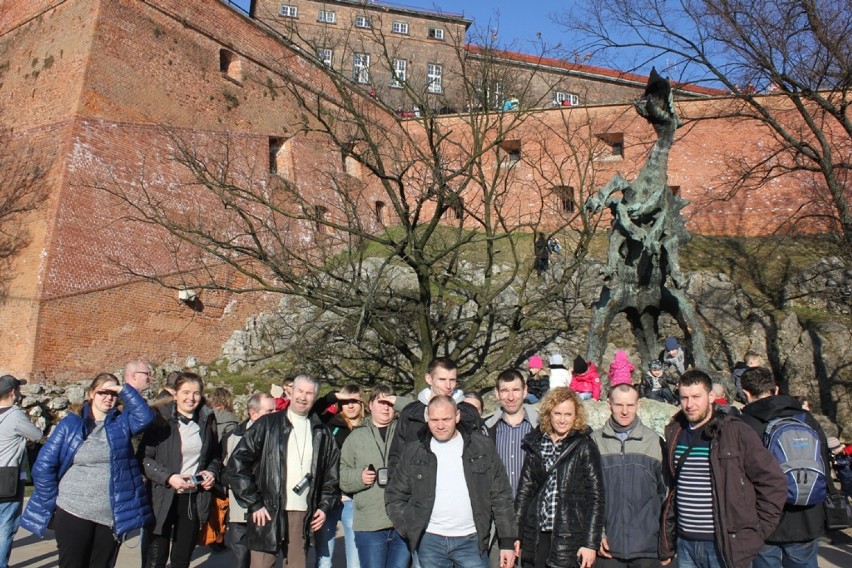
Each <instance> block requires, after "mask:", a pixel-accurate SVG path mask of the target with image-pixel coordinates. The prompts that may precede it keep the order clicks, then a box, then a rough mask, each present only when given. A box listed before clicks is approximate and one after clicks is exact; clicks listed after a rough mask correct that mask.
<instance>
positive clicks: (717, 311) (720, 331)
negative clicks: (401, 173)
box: [223, 258, 852, 439]
mask: <svg viewBox="0 0 852 568" xmlns="http://www.w3.org/2000/svg"><path fill="white" fill-rule="evenodd" d="M600 267H601V264H600V263H599V262H596V261H588V262H586V263H585V264H584V265H583V266H582V267H581V268H580V269H579V270H578V271H577V272H576V274H575V276H574V279H573V281H572V283H571V288H570V294H571V295H572V296H573V297H574V298H576V306H577V309H572V310H569V311H566V312H563V313H562V314H560V313H558V312H557V311H554V313H553V314H552V315H551V317H554V318H560V319H561V322H556V323H557V324H560V325H561V328H562V329H564V331H563V332H562V333H561V334H559V335H558V336H557V337H556V338H555V339H554V340H553V341H552V342H550V343H549V344H548V345H546V346H544V348H543V349H542V350H541V354H542V355H543V356H544V358H545V360H547V356H548V355H550V354H555V353H559V354H561V355H563V357H564V358H565V359H566V360H569V361H570V360H572V359H573V358H574V357H575V356H576V355H578V354H585V353H586V348H587V345H588V329H589V320H590V316H591V310H590V308H591V306H592V304H593V303H594V302H595V301H596V300H597V295H598V293H599V291H600V284H601V282H600V270H599V269H600ZM468 270H470V271H475V268H474V267H468ZM791 282H792V283H791V284H790V286H789V287H788V288H787V291H786V292H785V293H786V295H787V297H788V298H789V301H788V302H787V304H785V305H784V306H783V307H782V308H777V309H766V310H765V309H762V308H761V307H760V303H759V302H758V301H756V300H755V299H754V298H752V297H750V296H749V295H748V294H746V293H745V292H744V291H743V290H742V288H741V287H740V286H738V285H737V284H736V283H735V282H733V281H732V280H731V279H730V278H728V276H727V275H725V274H722V273H708V272H694V273H690V274H688V277H687V281H686V283H685V287H684V290H685V293H686V294H687V296H688V297H689V299H690V300H691V301H692V302H693V303H694V305H695V307H696V311H697V313H698V316H699V320H700V322H701V324H702V325H703V326H704V331H705V335H706V347H707V360H708V361H709V369H707V371H709V372H710V373H711V375H713V376H714V380H717V381H719V382H721V383H722V384H723V385H724V386H725V387H726V388H727V389H728V392H729V399H731V400H733V385H732V383H731V379H730V370H731V369H732V368H733V366H734V365H735V364H736V363H737V362H738V361H739V360H741V359H742V356H743V354H744V353H745V352H746V351H748V350H753V351H756V352H757V353H760V354H762V355H763V356H764V357H765V364H766V365H768V366H769V367H770V368H771V369H772V370H773V371H774V372H775V374H776V376H777V377H778V379H779V382H780V384H781V386H782V388H783V390H784V391H786V392H788V393H790V394H792V395H797V396H802V397H805V398H807V399H808V400H809V401H810V403H811V406H812V408H814V410H815V411H817V412H819V413H822V414H825V415H827V416H828V417H830V418H831V419H832V420H834V421H836V422H837V423H838V424H839V426H840V429H841V431H842V432H843V433H844V434H845V435H846V436H848V437H849V438H850V439H852V364H850V362H852V332H850V327H849V325H848V318H846V319H845V320H844V319H843V317H842V316H843V315H844V314H847V315H848V314H850V306H849V303H850V302H849V300H850V297H852V296H850V290H852V271H850V269H848V268H847V267H846V266H845V265H844V264H843V262H842V261H841V260H839V259H837V258H827V259H823V260H822V261H820V262H819V263H818V264H817V265H815V266H814V267H813V268H811V269H808V270H807V271H804V272H803V273H802V274H801V275H800V276H799V277H796V278H793V279H792V280H791ZM566 293H567V291H566ZM801 306H807V307H808V308H809V309H811V310H817V309H821V310H824V311H825V312H826V313H829V314H831V315H832V316H840V318H839V320H838V318H831V319H830V318H824V319H822V320H820V319H819V318H810V319H804V318H802V317H801V316H800V315H799V313H798V312H797V308H799V307H801ZM844 321H846V323H843V322H844ZM320 325H323V322H317V318H316V317H315V312H314V310H313V308H311V307H310V306H309V305H307V304H306V303H304V302H301V301H298V300H294V299H289V298H286V299H284V300H282V302H281V307H280V311H279V313H277V314H263V315H259V316H256V317H254V318H251V319H250V320H249V321H248V322H247V325H246V327H245V328H244V329H243V330H239V331H237V332H235V333H234V335H233V336H232V338H231V339H230V340H229V341H228V343H227V344H226V346H225V349H224V351H223V357H225V358H227V360H228V362H229V365H230V366H231V367H232V370H236V369H237V368H240V367H241V366H244V365H250V364H251V363H252V362H256V361H260V360H263V359H265V358H267V357H269V356H270V355H271V354H274V353H281V352H282V351H284V350H285V349H286V347H287V345H288V344H290V343H291V342H295V341H297V340H299V339H302V340H304V338H303V335H302V334H304V333H306V332H305V330H306V329H308V330H309V329H310V328H311V326H320ZM659 328H660V329H659V336H660V349H662V340H663V338H665V337H666V336H667V335H673V336H678V337H680V336H681V331H680V328H679V326H678V325H677V322H675V321H674V320H673V319H672V318H671V317H668V316H666V315H663V316H661V318H660V322H659ZM685 343H686V345H687V346H688V347H689V346H690V345H689V341H688V340H687V341H686V342H685ZM634 345H635V340H634V338H633V335H632V333H631V329H630V325H629V323H628V322H627V320H626V318H625V317H624V316H623V314H622V315H619V316H617V317H616V318H615V320H614V321H613V324H612V326H611V328H610V331H609V336H608V343H607V345H606V347H605V350H604V355H603V357H602V360H601V361H595V363H596V365H597V367H598V369H599V370H600V371H601V373H602V374H603V378H604V381H605V379H606V371H607V368H608V367H609V363H610V362H611V361H612V359H613V357H614V354H615V351H617V350H618V349H625V350H627V352H628V355H629V357H630V359H631V360H632V361H633V362H634V363H637V366H639V365H638V364H639V363H640V361H639V358H638V354H637V351H636V349H635V348H634ZM317 356H318V357H322V356H327V357H331V356H335V357H339V352H335V353H334V354H330V353H329V354H327V355H323V353H322V351H321V350H317ZM638 379H639V377H638V373H637V376H636V377H635V380H636V381H638ZM332 380H333V379H332ZM474 386H476V387H477V388H480V387H485V386H487V384H481V385H474Z"/></svg>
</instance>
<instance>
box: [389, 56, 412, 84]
mask: <svg viewBox="0 0 852 568" xmlns="http://www.w3.org/2000/svg"><path fill="white" fill-rule="evenodd" d="M407 79H408V61H406V60H405V59H394V60H393V73H392V74H391V81H390V86H391V87H402V84H403V83H405V81H406V80H407Z"/></svg>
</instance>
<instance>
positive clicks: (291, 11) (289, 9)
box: [278, 4, 299, 18]
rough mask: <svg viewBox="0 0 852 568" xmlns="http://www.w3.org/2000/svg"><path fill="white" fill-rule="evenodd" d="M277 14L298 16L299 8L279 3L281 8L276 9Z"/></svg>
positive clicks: (287, 16) (291, 16)
mask: <svg viewBox="0 0 852 568" xmlns="http://www.w3.org/2000/svg"><path fill="white" fill-rule="evenodd" d="M278 15H279V16H281V17H282V18H298V17H299V8H297V7H296V6H291V5H289V4H281V8H279V9H278Z"/></svg>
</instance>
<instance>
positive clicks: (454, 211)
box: [446, 195, 464, 221]
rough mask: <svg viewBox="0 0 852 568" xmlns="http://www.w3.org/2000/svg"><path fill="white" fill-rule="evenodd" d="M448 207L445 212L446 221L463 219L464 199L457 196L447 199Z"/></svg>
mask: <svg viewBox="0 0 852 568" xmlns="http://www.w3.org/2000/svg"><path fill="white" fill-rule="evenodd" d="M448 200H449V207H448V208H447V212H446V219H448V220H450V221H461V220H462V219H464V199H462V198H461V197H459V196H458V195H451V196H449V197H448Z"/></svg>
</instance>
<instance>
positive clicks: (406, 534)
mask: <svg viewBox="0 0 852 568" xmlns="http://www.w3.org/2000/svg"><path fill="white" fill-rule="evenodd" d="M459 432H460V433H461V435H462V437H463V438H464V450H463V453H462V459H463V464H464V481H465V482H466V483H467V490H468V493H469V494H470V506H471V509H472V510H473V521H474V524H475V525H476V534H477V536H478V537H479V551H480V552H483V553H484V552H485V551H486V550H488V540H489V536H490V531H491V522H492V521H494V524H495V526H496V528H497V537H498V540H499V544H500V548H501V549H503V550H511V549H512V547H513V546H514V542H515V540H517V520H516V518H515V512H514V511H513V509H512V489H511V488H510V487H509V478H508V476H507V475H506V468H505V467H504V466H503V462H502V460H501V459H500V456H499V455H498V454H497V448H496V447H495V446H494V444H493V443H492V442H491V440H490V439H489V438H488V437H487V436H485V435H484V434H482V433H481V432H479V431H475V432H471V433H468V432H461V431H459ZM431 442H432V435H431V433H430V432H429V430H428V429H427V430H426V431H425V432H422V433H421V435H420V437H419V439H418V440H417V441H415V442H409V443H408V444H406V445H405V447H404V448H403V450H402V455H401V456H400V459H399V467H398V468H397V470H396V473H395V474H394V475H393V477H391V478H390V482H389V483H388V485H387V487H385V505H386V507H387V513H388V517H389V518H390V520H391V522H392V523H393V526H394V528H396V530H397V531H398V532H399V534H400V535H401V536H402V537H403V538H404V539H406V540H407V541H408V546H409V548H411V550H415V549H416V548H417V546H418V544H419V543H420V538H421V537H422V536H423V533H424V532H426V527H427V526H428V525H429V518H430V517H431V515H432V507H433V506H434V505H435V490H436V487H435V484H436V480H437V475H438V459H437V458H436V457H435V454H434V453H433V452H432V449H431V447H430V443H431Z"/></svg>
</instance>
